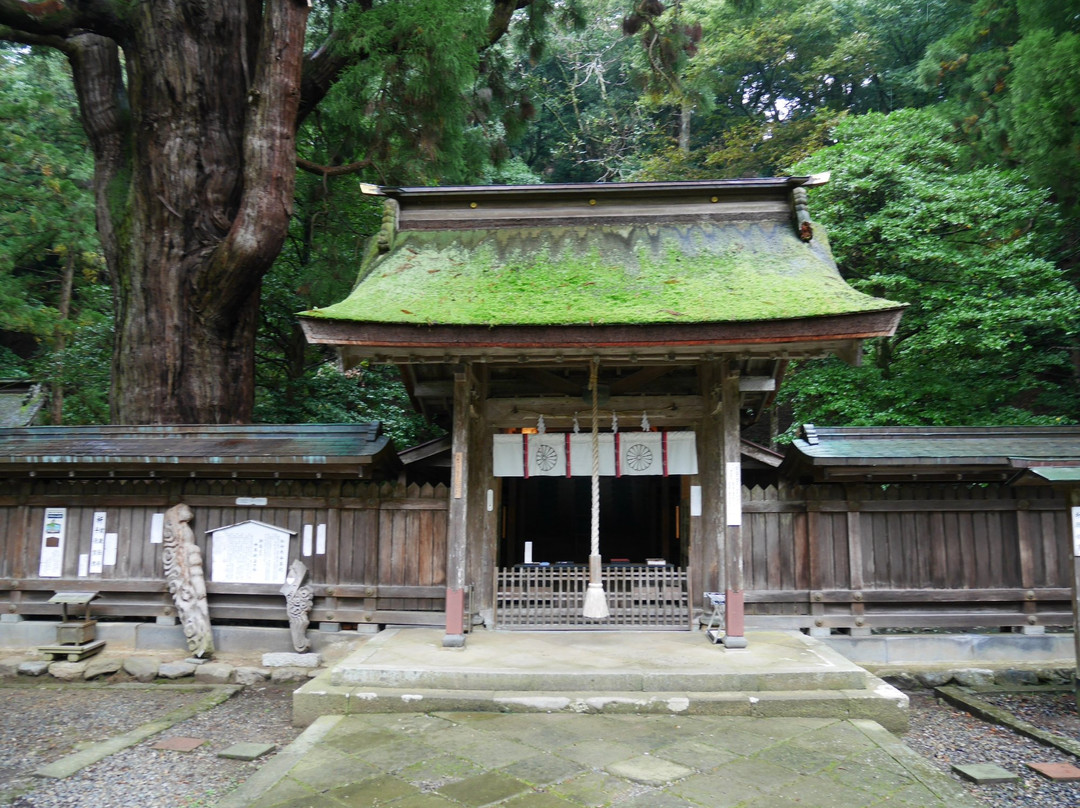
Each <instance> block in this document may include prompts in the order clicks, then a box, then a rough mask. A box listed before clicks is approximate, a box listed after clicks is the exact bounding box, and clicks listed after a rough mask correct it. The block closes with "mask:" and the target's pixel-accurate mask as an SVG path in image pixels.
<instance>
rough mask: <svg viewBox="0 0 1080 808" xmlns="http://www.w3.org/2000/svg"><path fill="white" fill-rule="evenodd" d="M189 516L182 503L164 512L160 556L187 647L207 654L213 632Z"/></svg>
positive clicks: (195, 653)
mask: <svg viewBox="0 0 1080 808" xmlns="http://www.w3.org/2000/svg"><path fill="white" fill-rule="evenodd" d="M191 518H192V513H191V508H189V507H188V506H187V505H185V504H184V503H182V502H181V503H180V504H179V505H174V506H173V507H171V508H169V510H167V511H165V529H164V531H163V543H162V555H161V557H162V562H163V564H164V566H165V580H166V581H168V583H169V592H171V593H172V596H173V603H175V604H176V613H177V614H178V615H179V617H180V625H181V626H183V629H184V637H185V639H186V640H187V645H188V649H189V650H190V651H191V652H192V653H193V654H194V655H195V656H197V657H209V656H212V655H213V653H214V635H213V632H212V631H211V628H210V610H209V608H208V606H207V603H206V578H205V577H204V576H203V563H202V550H200V549H199V545H197V544H196V543H195V534H194V533H192V532H191V527H190V526H189V525H188V522H190V521H191Z"/></svg>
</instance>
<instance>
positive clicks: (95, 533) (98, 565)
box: [90, 511, 107, 573]
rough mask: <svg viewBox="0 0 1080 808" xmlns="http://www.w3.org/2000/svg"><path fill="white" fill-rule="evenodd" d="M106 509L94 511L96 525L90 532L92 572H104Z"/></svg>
mask: <svg viewBox="0 0 1080 808" xmlns="http://www.w3.org/2000/svg"><path fill="white" fill-rule="evenodd" d="M106 516H107V514H106V513H105V511H97V512H95V513H94V525H93V528H92V529H91V532H90V572H92V573H101V572H103V565H104V564H105V519H106Z"/></svg>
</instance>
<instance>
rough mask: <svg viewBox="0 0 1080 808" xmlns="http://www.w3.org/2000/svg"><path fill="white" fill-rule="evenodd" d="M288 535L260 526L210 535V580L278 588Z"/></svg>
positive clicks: (286, 558)
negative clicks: (268, 585) (276, 585)
mask: <svg viewBox="0 0 1080 808" xmlns="http://www.w3.org/2000/svg"><path fill="white" fill-rule="evenodd" d="M289 537H290V532H289V531H288V530H283V529H281V528H276V527H274V526H273V525H264V524H263V523H262V522H254V521H249V522H241V523H240V524H238V525H230V526H229V527H224V528H220V529H218V530H214V531H211V556H210V558H211V573H212V576H213V577H212V580H214V581H216V582H222V583H235V584H280V583H284V581H285V573H286V568H287V567H288V562H289Z"/></svg>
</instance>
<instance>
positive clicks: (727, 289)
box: [304, 222, 898, 326]
mask: <svg viewBox="0 0 1080 808" xmlns="http://www.w3.org/2000/svg"><path fill="white" fill-rule="evenodd" d="M816 232H817V233H819V234H820V233H821V230H820V229H818V230H817V231H816ZM897 306H898V304H896V303H893V302H891V301H888V300H882V299H880V298H874V297H870V296H868V295H864V294H862V293H860V292H857V291H856V290H854V289H852V288H851V287H850V286H848V285H847V283H846V282H845V281H844V280H843V278H841V277H840V273H839V272H838V271H837V268H836V263H835V261H834V260H833V258H832V254H831V252H830V251H829V246H828V242H827V241H826V240H825V238H824V235H823V234H821V235H815V238H814V240H813V241H811V242H810V243H804V242H802V241H800V240H799V239H798V238H797V236H796V235H795V233H794V231H793V228H792V226H791V225H790V224H788V223H787V222H729V223H719V222H704V223H697V224H685V225H676V224H662V225H636V226H625V227H619V226H598V225H590V226H588V227H584V226H583V227H550V226H549V227H544V228H533V229H491V230H459V231H403V232H399V233H397V234H396V236H395V238H394V243H393V245H392V247H391V249H390V250H389V252H387V253H385V254H381V255H380V254H375V253H369V257H368V258H367V259H366V260H365V262H364V266H363V268H362V270H361V279H360V281H359V283H358V284H357V286H356V287H355V288H354V290H353V292H352V293H351V294H350V296H349V297H348V298H347V299H346V300H344V301H342V302H341V303H337V304H335V305H333V306H329V307H327V308H324V309H317V310H315V311H310V312H305V315H304V316H307V317H318V318H328V319H337V320H348V321H353V322H373V323H417V324H425V323H426V324H435V325H491V326H499V325H584V324H594V325H616V324H649V323H688V322H740V321H753V320H773V319H789V318H801V317H818V316H828V315H838V314H850V313H859V312H868V311H879V310H882V309H891V308H896V307H897Z"/></svg>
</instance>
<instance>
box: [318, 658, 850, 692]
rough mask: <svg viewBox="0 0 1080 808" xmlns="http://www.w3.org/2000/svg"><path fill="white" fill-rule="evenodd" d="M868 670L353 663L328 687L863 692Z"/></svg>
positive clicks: (333, 673)
mask: <svg viewBox="0 0 1080 808" xmlns="http://www.w3.org/2000/svg"><path fill="white" fill-rule="evenodd" d="M867 675H868V674H867V673H866V671H864V670H862V669H859V668H841V669H830V670H820V671H807V670H796V669H791V668H787V669H784V668H781V669H773V670H758V671H729V670H713V671H701V670H678V669H673V670H634V669H625V668H624V669H620V670H608V671H595V670H583V671H582V670H578V671H574V670H550V669H547V670H536V671H527V670H519V669H513V668H504V669H485V670H471V669H452V668H449V669H440V668H424V669H407V668H385V667H381V666H363V665H356V666H352V665H349V664H348V663H347V662H346V663H343V664H341V665H338V666H336V667H334V668H333V669H332V671H331V680H330V683H331V684H333V685H338V686H344V687H357V688H425V689H432V690H435V689H448V690H505V691H536V690H554V691H562V692H566V691H577V690H580V691H591V692H604V691H618V692H637V693H641V692H645V693H654V692H669V691H670V692H676V691H680V690H689V691H696V692H702V691H722V692H737V691H749V692H770V691H777V690H807V691H810V690H859V689H864V688H865V687H866V677H867Z"/></svg>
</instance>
